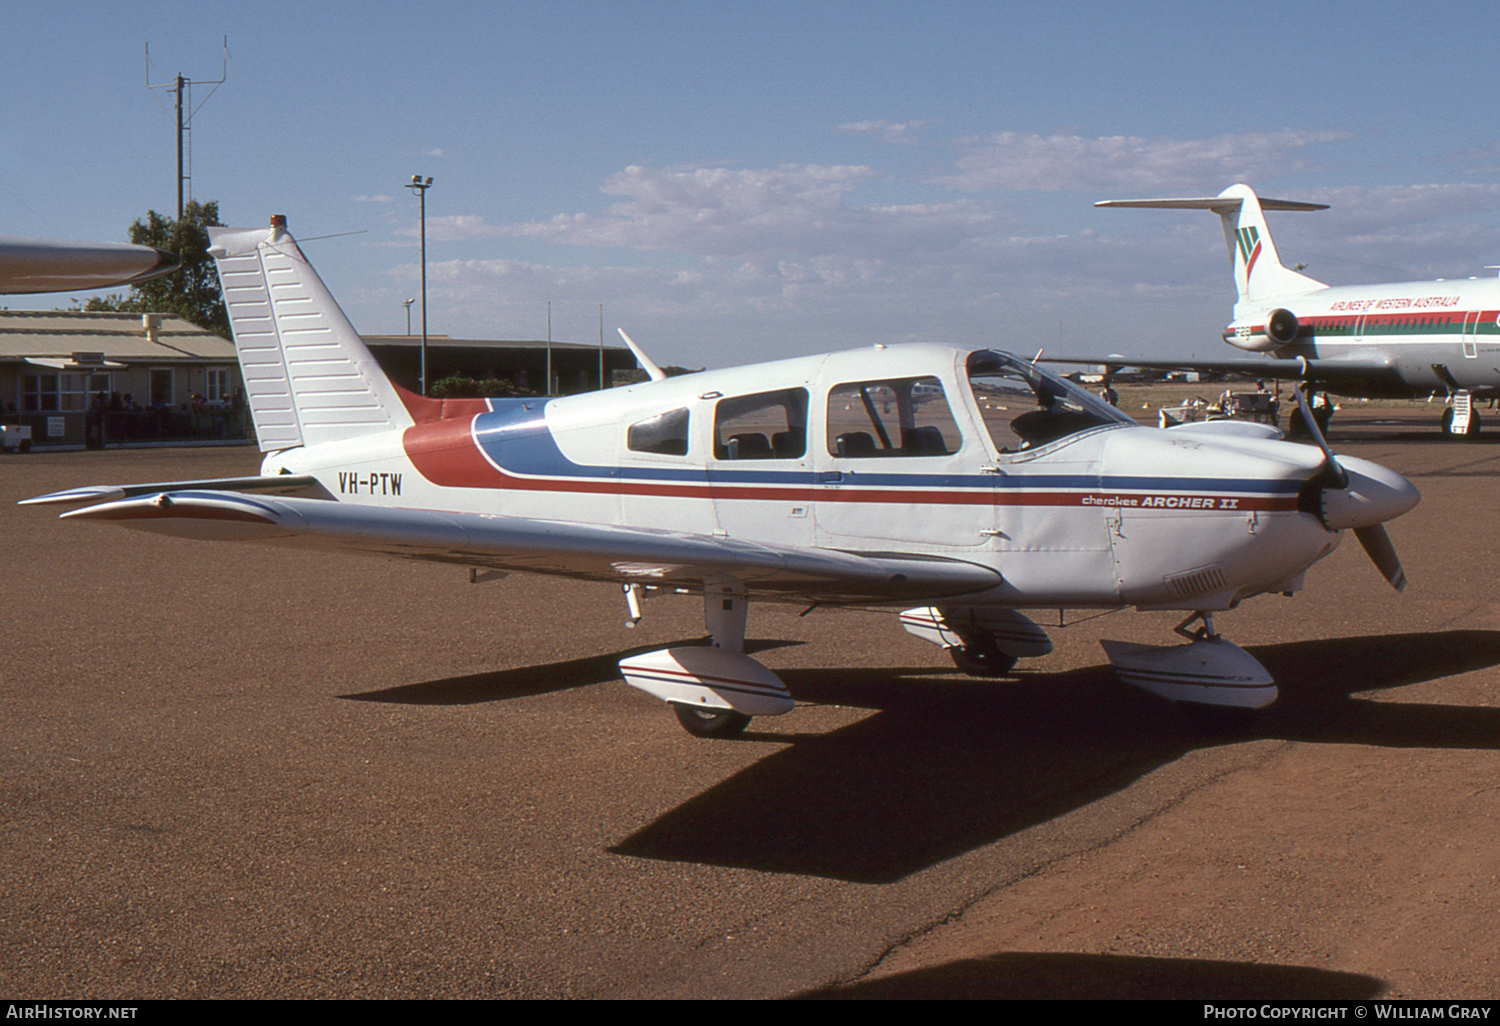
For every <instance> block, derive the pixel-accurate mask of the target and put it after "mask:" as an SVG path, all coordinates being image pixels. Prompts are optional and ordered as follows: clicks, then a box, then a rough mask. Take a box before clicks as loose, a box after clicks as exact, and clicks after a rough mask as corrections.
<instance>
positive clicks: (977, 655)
mask: <svg viewBox="0 0 1500 1026" xmlns="http://www.w3.org/2000/svg"><path fill="white" fill-rule="evenodd" d="M948 655H949V657H951V658H952V660H953V665H954V666H957V667H958V668H959V669H960V670H962V671H963V672H964V673H967V674H968V675H969V676H970V677H1004V676H1005V675H1006V674H1007V673H1009V672H1010V671H1011V670H1012V669H1013V668H1014V667H1015V665H1016V657H1015V656H1013V655H1006V654H1005V653H1004V652H1002V651H1000V646H998V645H996V644H995V642H994V640H993V639H987V640H984V641H977V642H974V643H972V644H968V645H954V646H953V647H952V648H950V649H948Z"/></svg>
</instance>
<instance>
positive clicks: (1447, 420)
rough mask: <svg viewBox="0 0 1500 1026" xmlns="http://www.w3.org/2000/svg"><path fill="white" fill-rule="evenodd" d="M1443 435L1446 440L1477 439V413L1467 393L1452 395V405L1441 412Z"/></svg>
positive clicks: (1471, 397) (1470, 396)
mask: <svg viewBox="0 0 1500 1026" xmlns="http://www.w3.org/2000/svg"><path fill="white" fill-rule="evenodd" d="M1443 434H1444V435H1445V436H1446V437H1448V438H1463V439H1473V438H1477V437H1479V411H1478V410H1476V409H1474V397H1473V396H1472V395H1470V394H1469V393H1468V392H1455V393H1453V399H1452V404H1451V405H1450V406H1449V407H1448V408H1447V409H1445V410H1444V411H1443Z"/></svg>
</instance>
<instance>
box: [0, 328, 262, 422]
mask: <svg viewBox="0 0 1500 1026" xmlns="http://www.w3.org/2000/svg"><path fill="white" fill-rule="evenodd" d="M242 387H243V382H242V380H241V378H240V366H239V361H238V360H237V359H236V357H235V351H234V343H232V342H229V341H228V340H226V339H223V338H220V337H219V336H218V335H215V334H214V333H213V332H210V331H205V330H203V329H202V328H199V327H197V326H195V325H193V324H191V323H189V322H188V321H185V320H183V319H182V318H181V317H177V316H175V315H172V314H155V313H152V314H138V313H103V312H97V313H96V312H85V311H78V310H36V311H31V310H4V311H0V416H3V419H4V422H5V423H7V424H21V425H26V426H29V427H30V428H31V437H32V439H33V440H34V442H35V443H36V444H37V445H49V444H50V445H79V444H88V443H89V442H90V441H92V440H94V439H95V438H97V439H98V440H99V441H101V442H119V441H150V440H152V439H155V438H162V439H166V438H174V439H180V438H195V437H197V438H212V437H234V436H235V433H236V432H238V433H239V434H243V428H244V425H243V424H242V423H241V422H242V421H243V416H242V411H241V410H239V409H237V406H238V402H237V398H236V397H237V395H238V394H239V393H240V392H241V389H242ZM101 397H102V398H101ZM101 407H102V409H101Z"/></svg>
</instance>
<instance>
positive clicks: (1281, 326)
mask: <svg viewBox="0 0 1500 1026" xmlns="http://www.w3.org/2000/svg"><path fill="white" fill-rule="evenodd" d="M1299 327H1300V325H1299V324H1298V322H1297V315H1296V314H1294V313H1292V312H1291V311H1290V310H1285V309H1280V308H1278V309H1275V310H1272V311H1271V312H1270V313H1268V314H1266V315H1265V317H1264V318H1256V319H1255V320H1253V321H1235V322H1234V323H1233V324H1231V325H1229V327H1227V328H1225V329H1224V341H1225V342H1228V343H1229V344H1230V345H1232V346H1234V347H1236V348H1238V349H1246V350H1249V351H1250V352H1252V353H1270V352H1274V351H1276V350H1277V349H1280V348H1281V347H1282V346H1284V345H1286V344H1287V343H1289V342H1292V341H1294V340H1295V339H1296V338H1297V329H1298V328H1299Z"/></svg>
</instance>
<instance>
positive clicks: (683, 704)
mask: <svg viewBox="0 0 1500 1026" xmlns="http://www.w3.org/2000/svg"><path fill="white" fill-rule="evenodd" d="M703 608H704V616H703V619H704V623H705V625H706V626H707V627H708V632H709V635H710V636H711V637H712V640H713V643H712V644H711V645H685V646H683V647H681V648H664V649H661V650H660V651H657V652H647V653H646V654H645V655H639V656H632V657H630V658H628V659H622V660H621V661H620V672H621V674H623V675H624V677H625V683H627V684H629V685H630V686H631V687H633V688H639V689H640V690H642V691H644V692H646V693H647V694H648V695H654V696H655V697H657V698H659V699H661V700H662V701H664V702H666V703H668V704H669V705H671V706H672V711H673V712H674V713H676V715H677V722H678V723H681V724H682V726H683V729H684V730H686V731H687V732H688V733H689V734H692V735H694V736H696V737H715V738H726V737H735V736H737V735H739V734H741V733H743V732H744V730H745V728H746V727H747V726H749V725H750V719H751V717H754V716H780V715H781V714H782V713H786V712H791V710H792V708H793V707H794V706H795V704H796V703H794V702H793V701H792V696H791V693H790V692H788V691H787V689H786V685H785V684H783V683H781V680H780V679H779V678H778V677H777V676H776V674H774V673H772V672H771V671H770V670H768V669H766V667H764V666H762V665H761V664H760V663H758V662H756V661H755V660H754V659H751V658H750V657H749V656H747V655H745V652H744V648H745V618H746V613H747V612H748V604H747V602H746V599H745V587H744V585H742V584H741V583H740V582H739V581H736V580H732V579H725V580H720V581H713V582H708V583H706V584H705V586H704V589H703ZM634 612H635V610H634V608H632V613H634Z"/></svg>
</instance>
